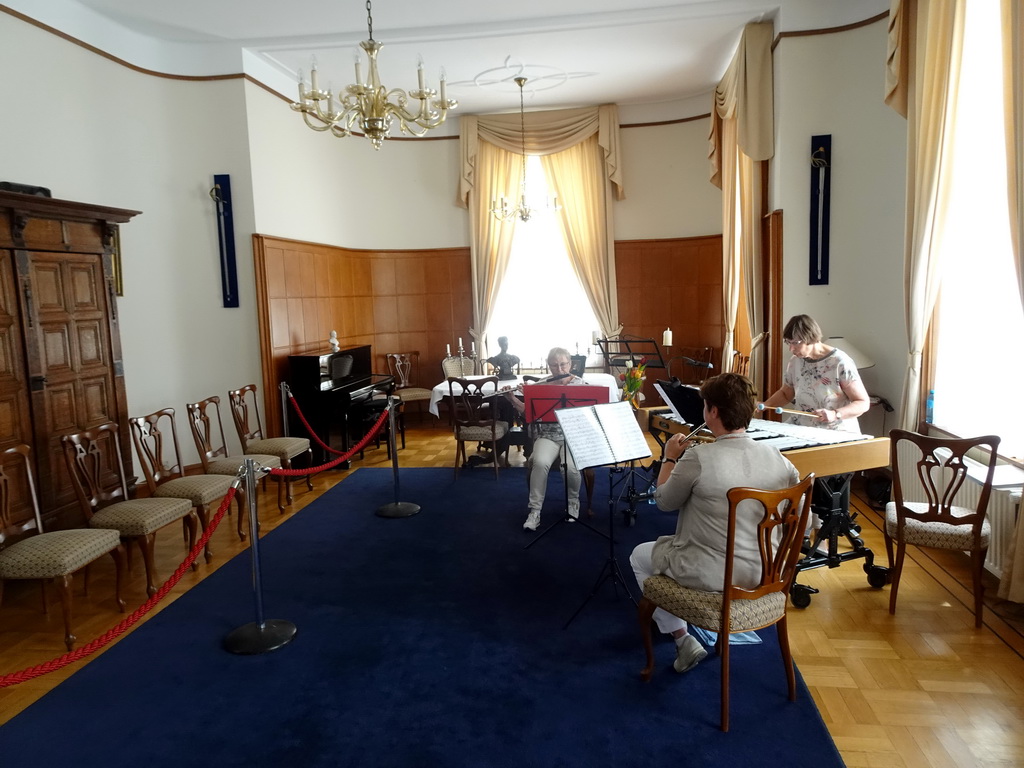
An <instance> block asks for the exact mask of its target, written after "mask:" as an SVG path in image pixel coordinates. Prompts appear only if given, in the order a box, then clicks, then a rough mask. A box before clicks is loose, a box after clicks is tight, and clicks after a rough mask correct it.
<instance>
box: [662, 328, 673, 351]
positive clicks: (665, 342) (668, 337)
mask: <svg viewBox="0 0 1024 768" xmlns="http://www.w3.org/2000/svg"><path fill="white" fill-rule="evenodd" d="M661 346H663V347H671V346H672V329H671V328H666V329H665V332H664V333H663V334H661Z"/></svg>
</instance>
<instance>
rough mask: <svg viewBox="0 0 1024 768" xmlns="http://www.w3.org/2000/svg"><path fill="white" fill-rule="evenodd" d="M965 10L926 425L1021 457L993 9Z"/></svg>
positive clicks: (1016, 308)
mask: <svg viewBox="0 0 1024 768" xmlns="http://www.w3.org/2000/svg"><path fill="white" fill-rule="evenodd" d="M966 5H967V6H968V10H967V16H966V28H965V35H964V60H963V64H962V67H961V79H960V83H959V88H958V103H957V110H956V117H955V127H954V132H955V133H954V137H955V138H954V142H955V143H954V160H953V165H952V170H951V173H952V174H953V177H952V178H953V182H954V183H953V192H952V196H951V199H950V206H949V213H948V215H947V216H946V218H945V220H944V221H943V222H942V229H941V230H940V233H939V237H938V240H937V245H938V248H939V255H940V259H941V263H942V287H941V292H940V298H939V302H938V305H937V308H936V313H935V318H934V320H935V321H937V325H936V326H935V328H936V329H937V333H936V334H935V336H936V338H937V343H936V344H935V345H934V346H933V350H932V351H933V353H934V356H935V357H934V361H935V379H934V382H933V386H932V387H931V388H932V389H934V390H935V405H934V418H933V421H934V423H935V424H936V425H937V426H940V427H943V428H944V429H947V430H949V431H950V432H953V433H954V434H957V435H961V436H964V437H970V436H975V435H982V434H996V435H999V436H1000V437H1001V438H1002V443H1001V444H1000V448H999V452H1000V453H1001V454H1003V455H1005V456H1014V457H1024V408H1022V407H1021V406H1020V405H1019V397H1018V396H1017V393H1016V390H1017V389H1018V387H1019V386H1020V382H1022V381H1024V345H1022V343H1021V342H1022V339H1024V311H1022V308H1021V301H1020V294H1019V291H1018V288H1017V277H1016V272H1015V269H1014V266H1013V261H1012V250H1011V244H1010V232H1009V220H1008V216H1009V213H1008V207H1007V203H1006V173H1005V165H1006V149H1005V146H1006V144H1005V141H1006V140H1005V138H1004V136H1003V119H1002V112H1001V109H1002V108H1001V104H1002V98H1003V95H1002V89H1003V79H1002V63H1001V61H1000V56H1001V41H1000V29H999V4H998V3H967V4H966Z"/></svg>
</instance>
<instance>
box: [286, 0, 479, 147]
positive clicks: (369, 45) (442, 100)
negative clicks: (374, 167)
mask: <svg viewBox="0 0 1024 768" xmlns="http://www.w3.org/2000/svg"><path fill="white" fill-rule="evenodd" d="M366 26H367V29H368V31H369V38H370V39H369V40H363V41H362V42H361V43H360V44H359V46H360V47H361V48H362V49H363V50H364V51H366V56H367V57H368V58H369V60H370V80H369V82H368V83H367V82H364V81H363V67H362V62H361V61H360V60H359V58H358V57H357V58H356V82H355V83H354V84H352V85H349V86H348V87H346V88H345V91H346V93H345V94H344V95H342V94H341V93H340V92H339V93H338V97H337V100H335V97H334V94H333V93H332V92H331V91H330V89H328V90H326V91H322V90H320V88H319V85H318V82H317V71H316V59H315V58H314V60H313V65H312V68H311V70H310V73H309V88H307V87H306V83H305V81H304V80H303V78H302V73H301V72H300V73H299V100H298V101H297V102H295V103H293V104H292V105H291V106H292V109H294V110H295V111H296V112H301V113H302V119H303V120H304V121H305V122H306V125H308V126H309V127H310V128H312V129H313V130H314V131H330V132H331V133H332V134H334V135H335V136H338V137H341V136H351V135H352V133H353V128H356V129H358V130H361V131H362V133H363V135H364V136H366V138H368V139H369V140H370V141H371V142H372V143H373V148H374V149H380V145H381V143H382V142H383V141H384V139H386V138H388V136H389V135H390V134H391V123H392V121H393V120H397V121H398V126H399V128H401V130H402V133H409V134H412V135H413V136H423V135H424V134H426V132H427V131H428V130H430V129H431V128H437V127H438V126H439V125H441V123H443V122H444V121H445V118H446V117H448V110H449V109H455V108H456V107H458V106H459V103H458V102H457V101H455V100H454V99H449V98H447V96H446V95H445V76H444V74H443V72H442V74H441V88H440V91H441V92H440V94H438V92H437V91H435V90H434V89H432V88H427V87H426V84H425V81H424V76H423V64H422V63H421V64H420V65H419V67H418V68H417V76H418V78H419V84H418V87H417V88H416V90H415V91H409V92H408V93H406V92H405V91H403V90H401V89H400V88H394V89H392V90H390V91H389V90H388V89H387V88H385V87H384V86H383V85H381V84H380V75H379V73H378V72H377V53H378V52H379V51H380V49H381V47H382V46H383V45H384V44H383V43H381V42H378V41H376V40H374V39H373V15H372V8H371V4H370V0H366ZM436 96H439V98H436V99H435V97H436ZM410 99H417V100H418V101H419V108H418V110H416V111H412V110H411V109H410V108H409V101H410Z"/></svg>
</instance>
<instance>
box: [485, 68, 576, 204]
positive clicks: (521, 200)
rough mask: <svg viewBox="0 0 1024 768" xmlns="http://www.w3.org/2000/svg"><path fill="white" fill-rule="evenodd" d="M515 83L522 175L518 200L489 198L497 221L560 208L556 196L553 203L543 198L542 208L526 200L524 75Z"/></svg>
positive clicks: (516, 79)
mask: <svg viewBox="0 0 1024 768" xmlns="http://www.w3.org/2000/svg"><path fill="white" fill-rule="evenodd" d="M515 84H516V85H518V86H519V135H520V138H521V139H522V151H523V175H522V179H521V180H520V182H519V202H518V203H516V202H515V201H514V200H509V199H508V198H507V197H504V196H502V198H501V199H500V200H491V213H492V214H494V218H496V219H498V220H499V221H511V220H512V219H516V218H518V219H519V220H520V221H529V220H530V217H531V216H533V214H534V213H537V212H538V211H540V210H544V211H545V212H554V211H558V210H561V209H560V207H559V205H558V197H555V198H554V204H553V205H552V203H551V202H549V201H547V200H545V202H544V206H543V208H539V207H538V206H533V207H531V206H530V205H529V204H528V203H527V202H526V113H525V109H524V106H523V86H524V85H526V78H525V77H517V78H515Z"/></svg>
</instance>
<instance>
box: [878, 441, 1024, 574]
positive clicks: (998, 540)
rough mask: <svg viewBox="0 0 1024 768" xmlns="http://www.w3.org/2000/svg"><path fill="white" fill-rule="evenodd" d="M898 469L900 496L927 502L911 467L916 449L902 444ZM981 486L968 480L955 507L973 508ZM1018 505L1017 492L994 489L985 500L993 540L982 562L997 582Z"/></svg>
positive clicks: (1001, 570) (974, 463) (1007, 489)
mask: <svg viewBox="0 0 1024 768" xmlns="http://www.w3.org/2000/svg"><path fill="white" fill-rule="evenodd" d="M896 450H897V452H898V455H899V461H900V466H901V467H903V471H902V472H901V473H900V475H901V477H900V480H901V481H902V485H903V496H904V498H905V499H906V500H907V501H921V502H926V501H928V499H927V497H926V496H925V493H924V487H923V486H922V485H921V481H920V480H918V479H917V474H916V472H915V471H914V465H915V463H916V462H917V460H918V458H919V457H920V453H919V451H918V450H917V448H916V447H915V446H914V445H913V444H911V443H901V444H900V445H899V446H898V447H897V449H896ZM967 463H968V464H970V465H973V466H978V467H982V466H983V465H982V464H980V463H979V462H976V461H974V460H973V459H970V458H968V459H967ZM981 487H982V486H981V483H980V482H977V481H975V480H974V479H972V478H970V477H968V478H967V479H966V480H965V481H964V485H963V487H962V488H961V489H960V492H959V493H958V494H957V505H958V506H963V507H974V506H977V504H978V497H979V496H980V495H981ZM1019 505H1020V489H1019V488H1018V489H1017V490H1016V491H1014V490H1013V489H1010V488H993V489H992V493H991V494H990V495H989V497H988V512H987V513H986V515H985V518H986V519H987V520H988V524H989V526H991V528H992V538H991V540H990V541H989V545H988V556H987V557H986V558H985V570H987V571H989V573H991V574H992V575H994V576H995V577H996V578H999V579H1001V578H1002V577H1003V565H1004V564H1005V562H1006V555H1007V552H1008V551H1009V549H1010V546H1011V544H1012V543H1013V532H1014V529H1015V528H1016V526H1017V512H1018V507H1019Z"/></svg>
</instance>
